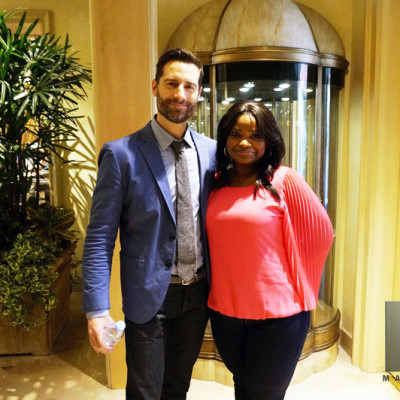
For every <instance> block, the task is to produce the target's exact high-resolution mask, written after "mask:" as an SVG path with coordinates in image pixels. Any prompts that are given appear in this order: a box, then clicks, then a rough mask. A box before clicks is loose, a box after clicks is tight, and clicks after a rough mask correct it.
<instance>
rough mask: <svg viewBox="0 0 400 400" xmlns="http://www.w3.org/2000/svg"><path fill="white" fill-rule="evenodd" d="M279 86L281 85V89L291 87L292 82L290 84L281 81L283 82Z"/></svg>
mask: <svg viewBox="0 0 400 400" xmlns="http://www.w3.org/2000/svg"><path fill="white" fill-rule="evenodd" d="M279 87H280V88H281V89H287V88H288V87H290V84H289V83H281V84H280V85H279Z"/></svg>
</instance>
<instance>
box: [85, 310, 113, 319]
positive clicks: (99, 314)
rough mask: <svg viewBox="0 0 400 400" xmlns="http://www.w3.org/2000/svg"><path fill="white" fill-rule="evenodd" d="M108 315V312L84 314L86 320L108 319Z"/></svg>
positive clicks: (100, 311)
mask: <svg viewBox="0 0 400 400" xmlns="http://www.w3.org/2000/svg"><path fill="white" fill-rule="evenodd" d="M109 315H110V310H97V311H88V312H87V313H86V318H87V319H92V318H100V317H108V316H109Z"/></svg>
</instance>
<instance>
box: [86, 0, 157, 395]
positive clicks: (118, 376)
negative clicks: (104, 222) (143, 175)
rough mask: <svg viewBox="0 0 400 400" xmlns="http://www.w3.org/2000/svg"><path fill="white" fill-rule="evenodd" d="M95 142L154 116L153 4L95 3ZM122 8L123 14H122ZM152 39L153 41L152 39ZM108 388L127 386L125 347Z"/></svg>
mask: <svg viewBox="0 0 400 400" xmlns="http://www.w3.org/2000/svg"><path fill="white" fill-rule="evenodd" d="M90 6H91V26H92V47H93V78H94V79H93V81H94V97H95V125H96V138H97V141H98V144H99V146H98V149H99V147H100V146H101V145H102V144H103V143H104V142H106V141H110V140H114V139H117V138H119V137H122V136H125V135H128V134H130V133H132V132H134V131H136V130H138V129H140V128H142V127H143V126H144V125H145V124H146V123H147V122H148V121H149V120H150V119H151V117H152V108H153V96H152V94H151V79H152V77H153V71H154V65H155V61H154V60H153V53H154V52H155V51H154V49H155V48H156V43H155V39H156V30H155V28H156V27H155V26H154V24H153V22H154V21H153V18H152V15H155V12H156V11H155V6H154V4H153V2H152V1H151V0H150V1H149V0H135V1H134V2H133V1H131V0H119V1H118V7H116V3H115V1H114V0H91V1H90ZM121 10H123V12H121ZM153 39H154V40H153ZM110 298H111V315H112V317H113V318H114V319H115V320H117V319H123V315H122V310H121V290H120V275H119V245H118V244H117V246H116V249H115V252H114V259H113V267H112V277H111V289H110ZM107 365H108V378H109V385H110V387H112V388H122V387H125V381H126V367H125V343H124V342H121V343H119V344H118V346H116V349H115V351H114V353H113V354H112V355H111V356H108V357H107Z"/></svg>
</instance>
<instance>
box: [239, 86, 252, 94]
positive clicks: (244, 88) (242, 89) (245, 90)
mask: <svg viewBox="0 0 400 400" xmlns="http://www.w3.org/2000/svg"><path fill="white" fill-rule="evenodd" d="M239 90H240V91H241V92H243V93H246V92H248V91H249V90H250V88H248V87H241V88H239Z"/></svg>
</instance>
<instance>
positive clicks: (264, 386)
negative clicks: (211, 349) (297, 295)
mask: <svg viewBox="0 0 400 400" xmlns="http://www.w3.org/2000/svg"><path fill="white" fill-rule="evenodd" d="M210 318H211V328H212V332H213V336H214V340H215V343H216V345H217V348H218V351H219V353H220V355H221V357H222V360H223V361H224V363H225V365H226V366H227V367H228V369H229V370H230V371H231V372H232V374H233V380H234V383H235V399H236V400H283V399H284V397H285V393H286V390H287V388H288V386H289V383H290V380H291V379H292V376H293V373H294V370H295V368H296V364H297V361H298V360H299V357H300V354H301V351H302V349H303V345H304V342H305V339H306V337H307V331H308V327H309V325H310V311H303V312H301V313H299V314H296V315H293V316H290V317H285V318H271V319H266V320H248V319H238V318H233V317H228V316H225V315H223V314H220V313H218V312H216V311H213V310H210Z"/></svg>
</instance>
